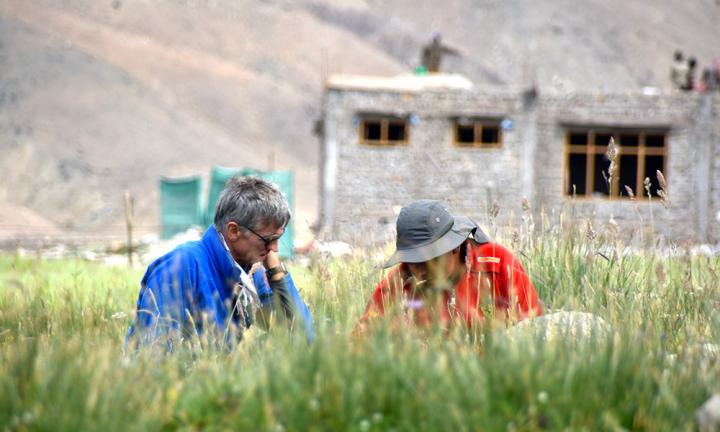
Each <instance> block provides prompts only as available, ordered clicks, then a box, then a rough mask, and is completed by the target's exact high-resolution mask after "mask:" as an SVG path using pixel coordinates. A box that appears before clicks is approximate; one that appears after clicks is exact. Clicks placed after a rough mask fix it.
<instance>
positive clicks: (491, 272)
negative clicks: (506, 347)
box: [360, 240, 542, 327]
mask: <svg viewBox="0 0 720 432" xmlns="http://www.w3.org/2000/svg"><path fill="white" fill-rule="evenodd" d="M467 242H468V248H467V254H468V255H467V261H466V263H467V266H466V269H465V271H464V272H463V275H462V276H461V277H460V280H459V281H458V282H457V283H456V285H455V290H454V293H452V292H450V291H445V292H444V293H443V296H444V297H443V301H444V304H445V305H446V306H447V307H442V308H440V311H439V316H440V319H441V320H442V321H443V322H450V321H452V320H454V319H461V320H464V321H465V322H466V323H467V325H468V327H471V326H472V325H473V323H474V322H478V323H482V321H483V318H484V314H483V311H482V306H483V304H487V303H488V302H491V303H494V306H495V316H496V317H501V318H503V319H506V318H513V319H517V320H521V319H523V318H526V317H528V316H539V315H542V306H541V305H540V302H539V301H538V296H537V292H536V291H535V287H534V286H533V284H532V282H531V281H530V278H529V277H528V275H527V273H526V272H525V269H524V268H523V266H522V265H521V264H520V262H519V261H518V260H517V259H515V257H514V256H513V254H512V253H511V252H510V251H509V250H507V249H506V248H504V247H502V246H500V245H499V244H497V243H492V242H490V243H484V244H478V243H475V242H474V241H472V240H467ZM408 275H409V272H408V271H407V269H406V268H405V265H404V264H400V265H398V266H396V267H395V268H393V269H392V270H391V271H390V272H389V273H388V274H387V275H386V276H385V277H384V278H383V279H382V280H381V281H380V283H379V284H378V285H377V288H375V292H374V293H373V295H372V298H371V299H370V301H369V302H368V305H367V307H366V308H365V313H364V314H363V316H362V318H361V319H360V321H361V322H365V321H368V320H370V319H372V318H373V317H375V316H381V315H383V314H384V313H385V310H386V308H388V307H389V306H390V305H392V304H393V302H395V301H397V300H398V296H400V299H401V301H403V302H404V303H403V308H404V309H405V310H407V311H410V310H413V311H416V312H417V311H420V310H421V309H422V307H423V299H422V296H421V294H420V293H419V292H414V291H413V289H412V284H411V281H410V280H409V279H410V278H408ZM418 316H420V317H423V318H421V319H420V320H418ZM427 319H428V315H427V314H422V313H420V314H416V323H417V324H422V325H425V324H429V322H428V321H427Z"/></svg>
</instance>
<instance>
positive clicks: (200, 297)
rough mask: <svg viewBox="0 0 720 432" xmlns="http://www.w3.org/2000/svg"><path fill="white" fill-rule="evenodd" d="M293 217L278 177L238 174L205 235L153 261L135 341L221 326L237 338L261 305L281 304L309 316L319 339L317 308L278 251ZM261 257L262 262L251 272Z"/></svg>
mask: <svg viewBox="0 0 720 432" xmlns="http://www.w3.org/2000/svg"><path fill="white" fill-rule="evenodd" d="M289 220H290V210H289V209H288V205H287V201H286V200H285V198H284V197H283V196H282V193H281V192H280V191H279V190H278V189H277V188H276V187H275V186H273V185H272V184H271V183H268V182H267V181H265V180H262V179H259V178H256V177H234V178H232V179H230V180H229V181H228V183H227V185H226V186H225V189H224V190H223V192H222V194H221V195H220V199H219V200H218V204H217V208H216V211H215V220H214V223H213V225H211V226H210V227H208V229H207V231H206V232H205V234H204V235H203V237H202V239H201V240H200V241H197V242H189V243H186V244H183V245H181V246H178V247H177V248H175V249H174V250H173V251H171V252H170V253H168V254H166V255H164V256H162V257H160V258H158V259H157V260H155V261H154V262H153V263H152V264H150V266H149V267H148V269H147V272H146V273H145V276H144V277H143V279H142V282H141V288H140V295H139V297H138V302H137V315H136V317H135V321H134V322H133V324H132V325H131V327H130V330H129V332H128V337H127V339H128V341H131V340H136V341H139V342H141V343H148V342H154V341H156V340H158V338H159V337H160V336H164V337H168V336H169V337H170V338H169V339H168V340H169V341H170V343H172V342H173V341H175V340H178V339H180V340H182V339H187V338H191V337H193V336H196V335H201V334H203V333H207V330H208V328H213V329H214V330H216V331H218V334H219V335H222V340H223V341H224V342H232V341H233V340H234V339H237V338H238V337H240V336H242V330H244V329H245V328H247V327H249V326H250V325H251V324H252V323H253V315H254V313H253V311H254V310H255V309H257V308H259V310H260V311H261V312H263V314H262V316H263V317H266V316H267V313H268V312H269V311H270V310H271V309H273V308H274V306H275V304H276V303H277V304H279V305H280V306H281V307H282V310H283V313H284V315H285V318H287V319H289V320H290V322H291V323H292V322H293V320H294V319H295V318H297V319H298V320H302V324H303V325H304V328H305V331H306V333H307V337H308V340H312V338H313V324H312V317H311V315H310V312H309V310H308V308H307V306H306V305H305V303H304V302H303V300H302V299H301V298H300V295H299V294H298V291H297V289H296V288H295V284H294V283H293V280H292V277H291V276H290V274H289V273H288V271H287V270H286V269H285V266H284V265H283V264H282V263H281V262H280V259H279V257H278V255H277V250H278V239H279V238H280V237H281V236H282V235H283V233H284V231H285V226H286V225H287V223H288V221H289ZM258 263H262V266H261V267H260V268H259V269H258V270H257V271H255V272H254V273H253V274H252V276H249V274H250V272H251V268H252V267H253V266H254V265H256V264H258ZM264 322H265V323H267V320H264Z"/></svg>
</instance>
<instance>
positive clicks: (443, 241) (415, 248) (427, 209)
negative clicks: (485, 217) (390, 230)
mask: <svg viewBox="0 0 720 432" xmlns="http://www.w3.org/2000/svg"><path fill="white" fill-rule="evenodd" d="M471 235H472V236H473V238H474V240H475V241H477V242H479V243H487V242H488V241H489V240H488V239H487V236H485V233H483V232H482V230H481V229H480V228H479V227H478V225H477V224H476V223H475V221H473V220H472V219H470V218H469V217H466V216H453V215H452V214H450V211H448V209H447V208H446V207H445V206H444V205H443V204H442V203H441V202H440V201H435V200H420V201H415V202H413V203H411V204H408V205H407V206H405V207H403V208H402V209H401V210H400V214H399V215H398V219H397V238H396V240H395V253H393V254H392V256H391V257H390V259H389V260H388V261H387V262H386V263H385V267H386V268H387V267H390V266H393V265H395V264H397V263H400V262H404V263H419V262H425V261H429V260H431V259H433V258H436V257H439V256H440V255H444V254H446V253H448V252H450V251H451V250H453V249H455V248H456V247H458V246H460V245H461V244H462V243H463V242H464V241H465V240H466V239H467V238H468V237H470V236H471Z"/></svg>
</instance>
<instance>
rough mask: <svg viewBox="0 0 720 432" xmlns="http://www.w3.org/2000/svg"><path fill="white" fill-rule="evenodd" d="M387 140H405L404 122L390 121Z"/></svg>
mask: <svg viewBox="0 0 720 432" xmlns="http://www.w3.org/2000/svg"><path fill="white" fill-rule="evenodd" d="M388 141H405V123H404V122H402V123H401V122H390V124H389V125H388Z"/></svg>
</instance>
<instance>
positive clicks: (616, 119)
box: [321, 89, 720, 245]
mask: <svg viewBox="0 0 720 432" xmlns="http://www.w3.org/2000/svg"><path fill="white" fill-rule="evenodd" d="M719 100H720V97H703V96H699V95H695V94H690V95H688V94H682V95H656V96H647V95H642V94H624V95H580V94H573V95H538V96H534V95H532V94H527V93H523V92H521V91H511V90H508V91H505V92H502V91H497V90H494V91H493V90H488V91H480V90H473V91H461V90H455V91H444V92H440V91H426V92H405V93H399V92H389V91H358V90H342V89H328V90H327V92H326V95H325V116H324V138H323V139H324V158H323V167H322V168H323V169H322V172H323V180H322V182H321V183H322V184H323V217H324V222H325V228H326V232H327V234H328V236H329V237H330V238H333V239H337V240H343V241H348V242H351V243H354V244H365V245H367V244H372V243H376V242H381V241H385V240H389V239H392V238H393V236H394V223H395V218H396V212H397V210H398V209H399V207H400V206H402V205H405V204H407V203H409V202H411V201H413V200H416V199H420V198H435V199H443V200H445V201H447V202H449V204H450V206H451V208H452V209H453V210H454V211H456V212H458V213H462V214H468V215H471V216H474V217H476V218H477V219H478V220H479V221H481V222H482V221H486V220H487V219H486V216H487V208H488V206H489V204H490V203H492V202H494V201H496V202H497V204H498V205H499V206H500V208H501V215H500V217H499V222H500V223H502V222H503V220H505V221H506V220H508V219H509V218H510V217H511V215H512V214H515V215H519V214H520V213H521V212H522V207H521V202H522V200H523V198H525V197H527V198H528V199H529V200H530V203H531V204H532V208H533V209H534V211H535V212H536V216H539V212H540V211H541V209H542V210H544V211H546V212H550V211H552V210H556V211H557V210H560V209H568V208H570V207H572V213H573V214H576V215H578V216H579V217H582V218H589V219H591V220H594V221H595V222H596V223H598V224H602V223H604V222H606V221H607V220H608V219H609V218H610V216H611V215H612V216H613V217H614V219H615V220H616V221H617V222H618V223H619V224H620V225H621V226H623V227H627V228H631V229H632V230H635V231H640V230H642V229H649V228H650V221H651V220H653V221H654V223H653V225H654V228H655V230H656V231H658V232H660V233H662V234H664V235H666V236H668V237H669V238H671V239H673V240H683V239H687V240H691V241H695V242H697V241H713V242H717V241H720V228H718V225H720V223H719V222H718V220H717V216H718V215H717V213H718V211H720V144H719V143H718V137H720V125H719V124H718V112H720V110H719V108H720V101H719ZM362 113H380V114H383V113H384V114H392V115H401V116H402V115H407V116H411V119H412V120H413V121H412V124H411V126H410V129H409V135H408V144H407V145H406V146H398V147H371V146H366V145H363V144H361V143H360V142H359V135H360V134H359V118H360V117H359V116H360V114H362ZM457 116H468V117H494V118H506V119H510V120H512V122H513V127H512V128H511V129H509V130H505V131H503V143H502V147H501V148H498V149H466V148H458V147H456V146H455V145H454V143H453V140H454V138H453V133H454V130H453V119H454V118H455V117H457ZM568 124H575V125H578V126H582V125H584V126H590V125H602V126H611V127H613V126H614V127H643V126H648V127H650V126H653V127H655V126H661V127H667V128H669V130H670V133H669V139H668V143H667V145H668V152H669V153H668V158H667V161H666V166H667V169H666V171H667V172H666V173H665V175H666V178H667V180H668V184H669V185H668V189H669V193H670V205H669V206H668V208H665V207H664V206H663V205H662V204H660V203H659V202H653V203H647V202H645V201H642V200H639V201H636V202H633V201H629V200H620V199H615V200H608V199H606V198H583V199H572V198H569V197H567V196H565V194H564V190H563V170H564V169H565V148H564V143H565V133H566V127H567V125H568ZM656 201H657V200H656Z"/></svg>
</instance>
